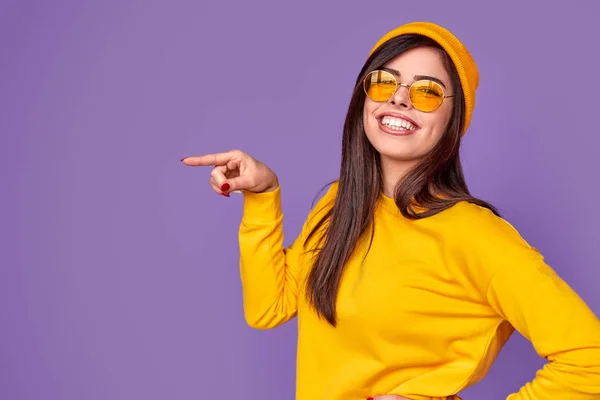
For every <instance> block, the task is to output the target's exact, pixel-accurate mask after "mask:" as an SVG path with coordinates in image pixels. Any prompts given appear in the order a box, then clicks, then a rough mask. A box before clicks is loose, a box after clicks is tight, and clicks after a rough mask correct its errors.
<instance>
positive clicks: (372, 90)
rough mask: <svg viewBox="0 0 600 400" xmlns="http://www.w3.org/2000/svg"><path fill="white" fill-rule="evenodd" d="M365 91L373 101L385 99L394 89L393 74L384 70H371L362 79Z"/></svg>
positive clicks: (394, 80) (390, 95)
mask: <svg viewBox="0 0 600 400" xmlns="http://www.w3.org/2000/svg"><path fill="white" fill-rule="evenodd" d="M364 89H365V93H366V94H367V96H369V98H370V99H371V100H373V101H387V100H388V99H389V98H390V97H392V95H393V94H394V92H395V91H396V79H395V78H394V75H392V74H390V73H389V72H386V71H373V72H371V73H370V74H369V75H367V77H366V78H365V81H364Z"/></svg>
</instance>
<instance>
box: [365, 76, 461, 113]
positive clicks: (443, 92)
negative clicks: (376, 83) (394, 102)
mask: <svg viewBox="0 0 600 400" xmlns="http://www.w3.org/2000/svg"><path fill="white" fill-rule="evenodd" d="M380 72H381V73H385V74H387V75H389V76H391V77H392V79H393V80H394V83H396V89H394V91H393V92H392V94H391V95H390V97H388V98H387V99H385V100H374V99H372V98H371V97H370V96H369V94H368V93H367V78H369V77H370V76H371V75H372V74H374V73H380ZM419 82H431V83H434V84H436V85H437V86H439V88H440V90H441V91H442V101H441V102H440V104H439V105H438V106H437V107H436V108H434V109H433V110H429V111H424V110H421V109H419V108H418V107H415V105H414V104H413V102H412V99H411V98H410V90H411V89H412V87H413V85H415V84H417V83H419ZM401 87H405V88H407V89H408V99H409V100H410V103H411V104H412V106H413V108H415V109H416V110H419V111H421V112H424V113H430V112H434V111H436V110H437V109H438V108H440V107H441V106H442V104H443V103H444V100H445V99H446V98H448V97H454V96H455V95H453V94H449V95H446V91H445V90H444V87H443V86H442V85H440V84H439V83H437V82H435V81H432V80H430V79H420V80H418V81H415V82H413V83H412V84H410V85H409V84H407V83H400V81H399V80H398V79H397V78H396V76H395V75H394V74H392V73H391V72H389V71H385V70H382V69H376V70H373V71H371V72H369V73H368V74H367V76H365V79H363V90H364V92H365V95H366V96H367V97H368V98H369V99H370V100H373V101H375V102H377V103H383V102H386V101H389V99H391V98H392V97H394V95H395V94H396V92H397V91H398V89H400V88H401Z"/></svg>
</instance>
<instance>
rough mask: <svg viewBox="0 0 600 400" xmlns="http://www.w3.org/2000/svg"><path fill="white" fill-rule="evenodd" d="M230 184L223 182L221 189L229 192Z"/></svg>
mask: <svg viewBox="0 0 600 400" xmlns="http://www.w3.org/2000/svg"><path fill="white" fill-rule="evenodd" d="M230 187H231V186H229V183H227V182H225V183H224V184H222V185H221V191H222V192H229V188H230Z"/></svg>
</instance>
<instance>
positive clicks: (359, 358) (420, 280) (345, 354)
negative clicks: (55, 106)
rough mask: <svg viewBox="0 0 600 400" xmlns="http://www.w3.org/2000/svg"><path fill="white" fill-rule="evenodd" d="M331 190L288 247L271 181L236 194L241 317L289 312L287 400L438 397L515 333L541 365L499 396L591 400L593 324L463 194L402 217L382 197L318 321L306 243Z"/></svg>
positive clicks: (283, 316)
mask: <svg viewBox="0 0 600 400" xmlns="http://www.w3.org/2000/svg"><path fill="white" fill-rule="evenodd" d="M336 190H337V184H334V185H332V186H331V187H330V189H329V190H328V192H327V193H326V194H325V195H324V196H323V198H321V199H320V201H319V202H318V203H317V205H316V206H315V207H314V208H313V209H312V210H311V212H310V214H309V216H308V218H307V221H306V224H305V225H304V228H303V230H302V232H301V234H300V235H299V236H298V237H297V238H296V240H295V241H294V243H293V244H292V245H291V246H290V247H289V248H284V245H283V231H282V222H283V214H282V211H281V208H280V206H281V198H280V195H281V193H280V188H278V189H277V190H276V191H274V192H266V193H248V192H246V193H244V214H243V218H242V222H241V225H240V230H239V242H240V251H241V265H240V269H241V279H242V286H243V293H244V312H245V316H246V320H247V323H248V324H249V325H250V326H251V327H254V328H257V329H270V328H274V327H276V326H278V325H280V324H282V323H284V322H286V321H288V320H290V319H291V318H293V317H295V316H297V317H298V349H297V353H298V355H297V383H296V385H297V388H296V399H297V400H365V399H366V398H368V397H369V396H375V395H382V394H397V395H401V396H405V397H407V398H410V399H416V400H425V399H427V400H432V399H435V400H438V399H445V398H446V397H445V396H451V395H455V394H457V393H459V392H460V391H461V390H463V389H465V388H466V387H468V386H470V385H472V384H474V383H475V382H477V381H479V380H480V379H482V378H483V377H484V376H485V375H486V373H487V371H488V370H489V368H490V366H491V364H492V363H493V361H494V359H495V358H496V356H497V355H498V352H499V351H500V349H501V347H502V346H503V345H504V344H505V343H506V341H507V340H508V338H509V337H510V335H511V334H512V333H513V331H514V329H516V330H517V331H519V332H520V333H521V334H522V335H523V336H525V337H526V338H527V339H529V340H530V341H531V342H532V343H533V346H534V347H535V349H536V351H537V353H538V354H539V355H540V356H541V357H544V358H546V359H547V360H548V361H549V363H547V364H546V365H545V366H544V368H543V369H541V370H540V371H539V372H538V374H537V375H536V377H535V379H533V381H531V382H529V383H527V384H525V385H524V386H523V387H522V389H521V390H520V391H519V392H518V393H513V394H509V393H506V396H507V399H509V400H550V399H552V400H555V399H561V400H563V399H564V400H592V399H596V400H597V399H600V321H599V320H598V318H597V317H596V316H595V315H594V313H593V312H592V311H591V310H590V308H589V307H588V306H587V305H586V304H585V303H584V302H583V301H582V300H581V298H580V297H579V296H578V295H577V294H576V293H575V292H574V291H573V290H572V289H571V288H570V287H569V286H568V285H567V284H566V283H565V282H564V281H563V280H561V278H559V277H558V276H557V275H556V273H555V272H554V271H553V270H552V269H551V268H550V267H549V266H548V265H547V264H546V263H545V262H544V259H543V256H542V255H541V254H540V253H539V252H538V251H537V250H536V249H535V248H533V247H531V246H530V245H529V244H528V243H527V242H526V241H525V240H524V239H522V237H521V236H520V235H519V233H518V232H517V231H516V230H515V229H514V228H513V227H512V226H511V225H510V224H509V223H507V222H506V221H504V220H503V219H501V218H498V217H496V216H495V215H494V214H493V213H491V212H490V211H489V210H487V209H484V208H482V207H479V206H476V205H473V204H470V203H466V202H461V203H458V204H457V205H455V206H454V207H452V208H450V209H448V210H446V211H443V212H441V213H439V214H437V215H435V216H433V217H429V218H425V219H423V220H419V221H411V220H408V219H406V218H404V217H403V216H402V215H401V214H400V212H399V210H398V209H397V208H396V205H395V204H394V201H393V199H391V198H388V197H386V196H381V199H380V202H379V203H378V207H377V210H376V213H375V233H374V235H375V236H374V239H373V243H372V246H371V249H370V250H369V252H368V256H367V257H366V259H365V261H364V263H361V261H362V259H363V256H364V253H365V250H366V247H367V245H368V243H367V242H368V241H367V240H364V239H363V241H361V242H360V243H359V245H358V247H357V249H356V251H355V252H354V254H353V256H352V258H351V259H350V260H349V262H348V264H347V266H346V269H345V272H344V275H343V277H342V282H341V284H340V289H339V297H338V302H337V313H338V314H337V315H338V326H337V327H335V328H334V327H332V326H331V325H328V324H327V322H326V321H325V320H322V319H319V318H318V317H317V316H316V313H315V312H314V310H313V309H312V308H311V307H310V306H309V304H308V302H307V299H306V296H305V292H304V284H305V278H306V277H307V272H308V271H309V270H310V267H311V256H310V255H308V254H304V250H305V248H304V247H303V243H304V239H305V237H306V236H305V235H306V234H307V233H308V230H309V229H310V227H311V226H313V224H315V223H316V222H317V221H318V219H319V217H320V216H322V215H323V213H324V212H325V211H326V210H327V208H328V207H331V205H332V204H333V199H334V198H335V193H336ZM313 244H314V242H313V243H309V247H310V246H312V245H313ZM494 395H497V394H496V393H494Z"/></svg>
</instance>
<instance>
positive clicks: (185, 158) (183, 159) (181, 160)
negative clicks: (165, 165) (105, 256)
mask: <svg viewBox="0 0 600 400" xmlns="http://www.w3.org/2000/svg"><path fill="white" fill-rule="evenodd" d="M186 158H187V157H183V158H182V159H181V160H179V161H183V160H185V159H186Z"/></svg>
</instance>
